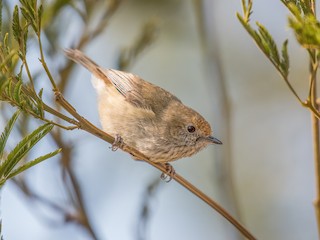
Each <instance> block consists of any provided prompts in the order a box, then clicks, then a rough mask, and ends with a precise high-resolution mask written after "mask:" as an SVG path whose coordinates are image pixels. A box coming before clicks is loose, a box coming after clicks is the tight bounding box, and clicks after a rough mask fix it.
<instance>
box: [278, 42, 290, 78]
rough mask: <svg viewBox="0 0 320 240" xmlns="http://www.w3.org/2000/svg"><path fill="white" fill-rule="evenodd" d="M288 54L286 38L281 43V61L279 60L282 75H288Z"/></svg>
mask: <svg viewBox="0 0 320 240" xmlns="http://www.w3.org/2000/svg"><path fill="white" fill-rule="evenodd" d="M289 66H290V62H289V55H288V39H287V40H285V41H284V42H283V44H282V50H281V62H280V69H281V71H282V73H283V74H284V76H286V77H287V76H288V74H289Z"/></svg>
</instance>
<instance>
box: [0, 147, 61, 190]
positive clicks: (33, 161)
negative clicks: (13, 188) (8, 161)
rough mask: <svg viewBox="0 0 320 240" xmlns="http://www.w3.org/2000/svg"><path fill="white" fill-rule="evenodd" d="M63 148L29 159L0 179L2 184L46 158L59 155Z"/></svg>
mask: <svg viewBox="0 0 320 240" xmlns="http://www.w3.org/2000/svg"><path fill="white" fill-rule="evenodd" d="M61 150H62V149H61V148H59V149H57V150H55V151H54V152H50V153H48V154H46V155H43V156H41V157H38V158H36V159H34V160H32V161H29V162H27V163H25V164H23V165H22V166H20V167H18V168H17V169H15V170H13V171H12V172H11V173H10V174H9V175H8V176H7V177H6V178H5V179H3V180H1V181H0V185H2V184H3V183H4V182H5V181H6V180H8V179H10V178H12V177H14V176H16V175H18V174H19V173H21V172H24V171H25V170H27V169H29V168H31V167H33V166H35V165H37V164H38V163H40V162H42V161H44V160H46V159H49V158H52V157H54V156H55V155H57V154H58V153H60V152H61Z"/></svg>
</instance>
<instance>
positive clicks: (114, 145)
mask: <svg viewBox="0 0 320 240" xmlns="http://www.w3.org/2000/svg"><path fill="white" fill-rule="evenodd" d="M122 144H123V140H122V137H121V136H120V135H119V134H116V136H115V138H114V142H113V143H112V145H111V150H112V151H117V150H118V148H121V147H122Z"/></svg>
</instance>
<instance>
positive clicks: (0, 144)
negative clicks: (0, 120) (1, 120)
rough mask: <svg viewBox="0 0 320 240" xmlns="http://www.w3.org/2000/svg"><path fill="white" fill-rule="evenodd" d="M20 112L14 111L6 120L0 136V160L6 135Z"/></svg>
mask: <svg viewBox="0 0 320 240" xmlns="http://www.w3.org/2000/svg"><path fill="white" fill-rule="evenodd" d="M19 114H20V111H19V110H18V111H16V112H15V113H14V114H13V115H12V117H11V118H10V120H9V121H8V123H7V125H6V127H5V128H4V130H3V132H2V134H1V136H0V160H1V159H2V156H3V152H4V147H5V145H6V143H7V140H8V137H9V135H10V133H11V131H12V128H13V126H14V123H15V122H16V120H17V119H18V116H19Z"/></svg>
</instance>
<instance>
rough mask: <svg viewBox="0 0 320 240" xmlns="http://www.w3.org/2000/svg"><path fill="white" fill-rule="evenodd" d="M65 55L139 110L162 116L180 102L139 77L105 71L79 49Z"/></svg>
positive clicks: (112, 70)
mask: <svg viewBox="0 0 320 240" xmlns="http://www.w3.org/2000/svg"><path fill="white" fill-rule="evenodd" d="M65 54H66V55H67V56H68V57H69V58H70V59H72V60H73V61H75V62H77V63H80V64H81V65H83V66H84V67H85V68H87V69H88V70H89V71H90V72H91V73H92V74H93V75H94V76H95V77H97V78H99V79H101V80H103V81H104V82H105V84H106V85H107V87H111V85H113V86H114V87H115V88H116V89H117V91H118V92H119V93H120V94H121V95H122V96H123V97H124V98H125V100H126V101H128V102H130V103H131V104H133V105H135V106H136V107H139V108H144V109H148V110H152V111H153V112H154V113H155V114H161V112H162V111H163V109H165V108H166V106H168V104H169V103H170V102H171V101H179V102H180V100H179V99H178V98H176V97H175V96H174V95H172V94H171V93H169V92H167V91H166V90H164V89H162V88H160V87H158V86H155V85H153V84H151V83H149V82H147V81H144V80H143V79H141V78H140V77H139V76H136V75H134V74H131V73H127V72H122V71H118V70H114V69H103V68H101V67H100V66H98V65H97V64H96V63H95V62H94V61H92V60H91V59H90V58H89V57H87V56H86V55H85V54H84V53H83V52H81V51H80V50H77V49H66V50H65Z"/></svg>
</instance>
